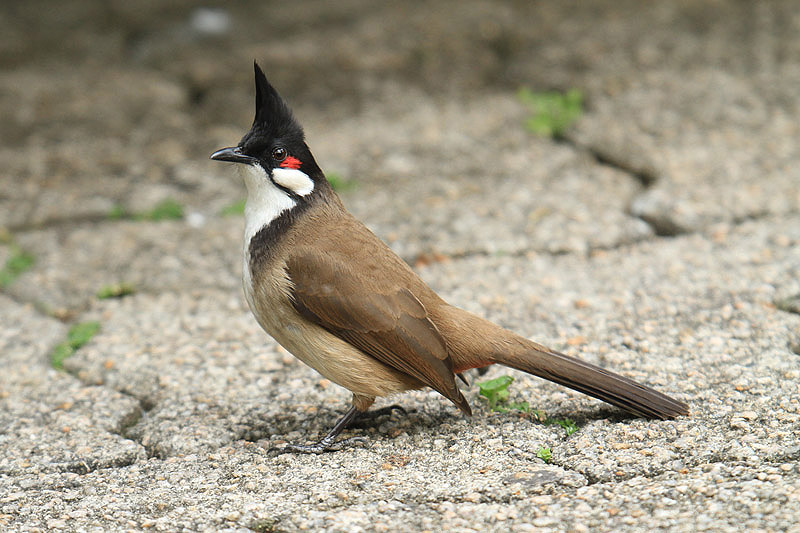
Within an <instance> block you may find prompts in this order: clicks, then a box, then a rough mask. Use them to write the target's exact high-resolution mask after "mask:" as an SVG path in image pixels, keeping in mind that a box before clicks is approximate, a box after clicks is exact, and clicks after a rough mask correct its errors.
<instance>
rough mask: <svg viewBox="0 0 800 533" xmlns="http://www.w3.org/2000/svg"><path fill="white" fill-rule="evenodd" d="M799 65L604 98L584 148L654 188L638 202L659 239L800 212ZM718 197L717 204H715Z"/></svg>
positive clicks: (648, 77) (587, 128) (640, 82)
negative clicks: (642, 176) (646, 179)
mask: <svg viewBox="0 0 800 533" xmlns="http://www.w3.org/2000/svg"><path fill="white" fill-rule="evenodd" d="M798 82H800V67H798V66H797V65H788V66H786V67H785V68H781V70H780V74H778V73H774V74H769V75H768V74H763V75H754V76H748V77H741V76H737V75H734V74H732V73H729V72H725V71H721V70H720V69H719V68H705V69H703V68H698V69H694V70H691V71H689V72H687V73H685V74H683V75H681V76H680V77H676V76H675V72H674V71H673V70H659V71H653V72H648V73H647V74H645V75H643V76H638V77H637V79H636V80H633V81H632V82H631V83H629V84H628V85H627V86H626V87H625V88H624V89H623V90H621V91H620V92H618V93H614V94H612V95H599V96H598V97H597V98H596V99H594V100H593V103H592V110H591V112H590V113H588V114H587V115H586V116H585V117H584V118H583V119H582V120H581V121H580V122H579V123H578V125H577V126H576V131H575V133H574V134H573V135H574V138H575V139H576V141H577V142H579V143H581V144H585V145H588V146H592V147H593V149H594V150H595V151H596V152H598V153H600V154H601V155H602V157H604V158H606V159H609V160H613V161H615V162H617V164H619V165H621V166H623V167H625V168H629V169H632V170H633V171H635V172H639V173H642V174H645V175H647V176H648V177H649V179H651V180H654V183H653V184H652V186H651V187H649V188H648V189H647V190H645V191H643V192H641V193H640V194H638V195H637V196H636V197H635V198H634V199H633V201H632V202H631V203H630V211H631V213H632V214H633V215H636V216H639V217H641V218H642V219H644V220H646V221H648V222H649V223H651V225H653V226H654V228H655V229H656V231H657V232H658V233H661V234H676V233H685V232H691V231H697V230H700V229H703V228H706V227H708V226H710V225H711V224H714V223H717V222H729V221H737V220H745V219H748V218H754V217H759V216H763V215H767V214H777V215H781V214H787V213H796V212H797V211H798V210H799V209H800V186H798V185H799V184H800V169H799V168H798V166H797V165H796V164H795V161H796V160H797V158H798V148H797V143H795V142H793V140H794V139H796V138H798V137H800V126H798V123H800V120H798V119H800V97H798V95H797V91H795V90H794V88H795V87H797V85H798ZM709 198H714V201H713V202H710V201H708V199H709Z"/></svg>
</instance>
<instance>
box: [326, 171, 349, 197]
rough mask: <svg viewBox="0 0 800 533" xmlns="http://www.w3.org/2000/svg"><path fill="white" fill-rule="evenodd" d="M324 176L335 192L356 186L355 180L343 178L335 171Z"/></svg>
mask: <svg viewBox="0 0 800 533" xmlns="http://www.w3.org/2000/svg"><path fill="white" fill-rule="evenodd" d="M326 177H327V178H328V183H330V184H331V188H333V190H334V191H336V192H343V191H349V190H352V189H355V188H356V186H357V185H356V182H355V181H353V180H348V179H345V178H343V177H342V176H341V175H340V174H337V173H336V172H329V173H328V174H327V175H326Z"/></svg>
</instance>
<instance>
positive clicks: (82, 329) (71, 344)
mask: <svg viewBox="0 0 800 533" xmlns="http://www.w3.org/2000/svg"><path fill="white" fill-rule="evenodd" d="M99 330H100V323H99V322H81V323H79V324H75V325H74V326H72V327H71V328H69V331H68V332H67V339H66V340H65V341H63V342H61V343H59V344H57V345H56V347H55V348H53V351H52V352H51V353H50V364H51V365H52V366H53V368H55V369H56V370H63V369H64V360H65V359H66V358H67V357H70V356H71V355H72V354H74V353H75V351H76V350H77V349H78V348H80V347H81V346H83V345H84V344H86V343H87V342H89V340H91V338H92V337H94V335H95V333H97V332H98V331H99Z"/></svg>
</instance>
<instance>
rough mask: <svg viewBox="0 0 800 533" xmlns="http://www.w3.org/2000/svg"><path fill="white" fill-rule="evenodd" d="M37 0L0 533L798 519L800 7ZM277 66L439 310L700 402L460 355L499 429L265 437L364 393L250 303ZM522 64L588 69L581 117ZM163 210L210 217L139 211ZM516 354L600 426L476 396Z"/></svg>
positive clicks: (8, 81)
mask: <svg viewBox="0 0 800 533" xmlns="http://www.w3.org/2000/svg"><path fill="white" fill-rule="evenodd" d="M12 4H13V3H11V4H9V5H3V7H0V15H1V16H0V64H2V66H3V75H2V76H0V111H1V112H2V115H3V117H6V119H5V120H4V123H3V124H2V125H0V163H2V166H3V168H4V172H2V173H0V266H2V265H7V266H6V268H5V272H9V265H13V264H23V266H22V267H20V268H19V272H16V273H15V274H18V275H16V276H12V278H13V279H12V278H9V281H8V282H7V283H6V284H5V286H3V287H2V288H0V316H2V327H0V365H1V367H2V369H3V372H2V373H0V528H1V529H3V530H4V531H86V530H98V531H118V530H132V531H138V530H156V531H199V530H203V531H217V530H225V531H296V530H313V531H323V530H324V531H393V530H397V529H399V528H401V527H402V528H404V529H407V530H411V531H425V530H430V531H444V530H447V531H539V530H542V531H590V530H613V531H641V530H668V531H706V530H707V531H741V530H742V529H747V530H753V531H793V532H800V466H798V462H800V387H798V382H800V311H799V310H800V304H798V301H800V296H798V295H800V149H799V148H798V146H800V144H798V141H797V140H798V139H800V126H799V125H800V92H798V91H797V87H798V86H800V9H798V7H797V4H796V2H793V1H790V0H787V1H766V2H758V3H729V4H726V5H724V6H722V5H720V4H719V3H717V2H710V1H701V2H696V1H688V0H686V1H677V0H676V1H665V2H658V3H656V4H649V5H647V6H645V5H644V4H641V3H639V2H633V1H627V0H626V1H622V2H619V1H613V2H612V1H598V0H593V1H590V2H583V3H581V4H580V5H579V6H571V5H566V4H562V3H555V2H553V3H515V2H494V3H479V2H472V1H469V2H458V3H456V2H437V3H423V2H419V3H402V4H397V5H391V6H389V5H382V4H372V3H367V2H363V1H356V0H344V1H342V2H338V3H336V4H331V3H327V2H321V1H319V0H303V1H301V2H295V3H292V4H282V5H274V4H263V3H258V2H243V3H239V4H236V5H230V6H226V7H225V8H222V9H216V10H215V9H209V8H206V7H204V6H203V4H200V3H195V2H191V1H187V2H180V3H177V4H174V3H173V4H168V5H166V4H165V5H162V3H144V4H141V3H137V5H136V7H135V8H133V7H128V6H127V5H123V4H119V3H116V4H111V5H108V6H106V5H101V4H95V3H87V2H76V1H68V2H62V3H60V4H59V6H58V7H57V8H55V7H54V6H53V5H51V4H50V3H48V4H45V3H44V2H38V1H35V2H26V3H23V4H19V5H12ZM254 58H255V59H258V60H259V62H260V64H261V65H262V67H263V68H264V70H265V71H266V73H267V75H268V76H269V77H270V79H271V81H273V83H274V84H275V85H276V86H277V87H278V88H279V89H280V90H281V92H282V93H283V94H284V96H285V97H286V98H287V99H288V100H289V102H290V104H291V105H292V106H293V107H294V108H295V111H296V115H297V116H298V118H299V119H300V121H301V123H303V124H304V126H305V128H306V133H307V137H308V142H309V145H310V146H311V148H312V150H313V151H314V153H315V155H316V157H317V159H318V161H319V162H320V164H321V166H322V167H323V169H325V170H326V172H328V174H329V175H330V174H337V175H339V176H341V177H342V178H344V179H346V180H348V181H350V182H351V183H352V185H351V186H350V187H347V188H346V189H345V190H343V191H342V192H341V195H342V198H343V200H344V202H345V204H346V205H347V206H348V207H349V208H350V209H351V210H352V211H353V212H354V213H355V214H356V216H358V217H359V218H360V219H362V220H363V221H364V222H365V223H366V224H367V225H368V226H369V227H370V228H372V229H373V230H374V231H375V232H376V233H377V234H378V235H379V236H380V237H381V238H383V239H384V240H385V241H386V242H388V243H389V244H390V246H391V247H392V248H393V249H394V250H395V251H397V252H398V253H399V254H401V256H402V257H403V258H404V259H406V260H407V261H408V262H409V263H411V264H412V265H413V266H414V267H415V268H416V269H417V271H418V272H419V273H420V275H421V276H422V277H423V278H424V279H425V280H426V281H427V282H428V283H429V284H430V285H431V286H432V287H433V288H434V289H435V290H436V291H438V292H439V293H440V294H441V295H442V296H443V297H444V298H445V299H447V300H448V301H450V302H451V303H453V304H455V305H458V306H460V307H463V308H465V309H468V310H469V311H471V312H474V313H476V314H479V315H481V316H485V317H486V318H488V319H490V320H493V321H495V322H497V323H500V324H502V325H503V326H505V327H508V328H510V329H513V330H515V331H517V332H519V333H521V334H523V335H525V336H527V337H530V338H532V339H535V340H537V341H539V342H542V343H545V344H548V345H550V346H552V347H553V348H556V349H560V350H562V351H566V352H568V353H571V354H575V355H578V356H581V357H584V358H586V359H587V360H590V361H593V362H596V363H598V364H601V365H604V366H607V367H609V368H612V369H614V370H616V371H618V372H621V373H623V374H625V375H627V376H630V377H632V378H634V379H637V380H640V381H643V382H646V383H648V384H650V385H652V386H655V387H657V388H658V389H660V390H663V391H665V392H668V393H670V394H672V395H675V396H676V397H678V398H680V399H682V400H684V401H687V402H688V403H689V404H690V405H691V415H690V416H689V417H684V418H679V419H677V420H672V421H647V420H642V419H633V418H630V417H629V416H627V415H625V414H624V413H622V412H620V411H619V410H617V409H615V408H612V407H610V406H607V405H605V404H602V403H600V402H598V401H595V400H593V399H591V398H588V397H584V396H581V395H579V394H577V393H573V392H571V391H568V390H566V389H564V388H562V387H558V386H556V385H554V384H551V383H547V382H543V381H542V380H539V379H537V378H534V377H531V376H527V375H524V374H521V373H519V372H516V371H512V370H509V369H505V368H493V369H491V370H490V371H489V372H488V373H487V374H486V375H485V376H478V375H477V374H470V375H469V376H468V377H469V379H470V382H472V383H473V384H472V386H471V387H469V388H466V387H465V395H466V397H467V398H468V400H469V401H470V403H471V405H472V407H473V410H474V412H475V415H474V416H473V417H472V418H469V419H468V418H465V417H463V416H462V415H460V414H459V413H458V412H457V410H456V409H455V408H453V407H452V406H451V405H450V404H449V403H448V402H447V401H446V400H444V399H443V398H441V397H440V396H438V395H437V394H435V393H433V392H430V391H419V392H413V393H408V394H405V395H402V396H398V397H395V398H391V399H387V400H383V401H381V402H379V404H378V407H381V406H385V405H389V404H390V403H399V404H400V405H402V406H403V407H404V408H405V409H406V410H407V411H408V413H407V414H406V415H402V414H399V413H393V414H391V415H385V416H382V417H379V418H378V419H377V420H376V421H374V422H366V423H364V424H360V425H358V426H357V427H354V428H352V429H350V430H348V431H347V432H346V433H345V436H366V437H368V439H369V441H368V443H367V444H366V445H363V446H353V447H350V448H346V449H345V450H343V451H340V452H336V453H331V454H324V455H319V456H295V455H281V456H277V457H276V456H274V455H273V454H270V453H268V450H269V449H270V448H271V447H273V446H280V445H282V444H283V443H286V442H303V441H306V440H312V439H315V438H317V437H318V436H319V435H321V434H324V432H326V431H327V430H328V429H329V428H330V427H331V426H332V424H333V423H334V422H335V421H336V419H337V418H338V417H339V416H340V415H341V413H343V412H344V410H345V409H347V407H348V402H349V394H348V393H346V392H345V391H344V390H343V389H341V388H339V387H338V386H336V385H334V384H332V383H330V382H328V381H327V380H325V379H323V378H321V377H320V376H319V375H318V374H316V373H315V372H314V371H312V370H310V369H309V368H307V367H305V366H303V365H302V363H300V362H299V361H297V360H295V359H294V358H293V357H292V356H291V355H290V354H288V353H287V352H286V351H285V350H283V349H282V348H280V347H279V346H277V345H276V344H275V343H274V342H273V341H272V340H271V339H270V338H269V337H268V336H267V335H266V334H265V333H263V332H262V331H261V330H260V328H259V327H258V326H257V324H256V323H255V320H254V319H253V318H252V317H251V315H250V314H249V311H248V310H247V306H246V304H245V303H244V299H243V296H242V292H241V288H240V286H241V282H240V263H239V262H240V253H241V242H240V239H241V231H242V226H243V224H242V220H241V215H236V214H224V213H225V212H226V208H228V207H230V206H233V205H236V204H237V202H240V201H241V200H242V199H243V198H244V187H243V185H242V184H241V183H239V182H238V179H237V177H236V175H235V174H234V173H233V172H232V171H231V170H230V169H229V168H226V167H225V166H222V165H219V164H218V163H214V162H211V161H209V160H208V159H207V158H208V155H209V154H210V153H211V152H212V151H213V150H214V149H216V148H219V147H220V146H227V145H230V144H231V143H234V142H236V140H237V139H239V138H240V136H241V135H242V134H243V133H244V131H245V130H246V128H247V127H248V125H249V124H250V121H251V120H252V116H251V113H252V80H251V75H252V74H251V72H252V71H251V63H252V60H253V59H254ZM522 86H525V87H529V88H530V89H532V90H535V91H547V90H553V89H556V90H567V89H570V88H578V89H580V90H581V91H582V92H583V93H584V96H585V100H586V106H585V110H584V113H583V115H582V116H581V118H580V119H579V120H578V121H577V122H576V123H575V124H573V125H572V126H571V127H570V128H569V129H568V130H567V131H566V132H565V134H564V136H563V139H561V140H557V141H556V140H551V139H547V138H541V137H537V136H534V135H533V134H531V133H529V132H527V131H526V130H525V128H524V123H525V120H526V118H527V116H528V114H529V111H528V109H527V108H526V107H525V106H524V105H523V104H522V103H521V102H520V101H519V99H518V98H517V96H516V92H517V90H518V89H519V88H520V87H522ZM165 200H171V201H174V202H177V203H178V204H179V205H180V206H181V207H182V210H183V214H182V216H181V217H179V218H169V217H167V219H165V220H154V218H156V217H153V216H152V215H147V213H150V212H151V211H152V210H153V208H154V207H156V206H158V205H159V204H160V203H162V202H164V201H165ZM23 255H26V256H27V257H30V258H32V259H33V262H32V264H30V265H27V264H24V263H25V261H20V258H22V257H23ZM0 279H2V278H0ZM123 283H124V284H126V285H127V286H129V287H131V288H132V293H131V294H124V295H122V296H121V297H118V298H100V297H98V291H100V290H102V289H104V288H107V287H110V286H113V285H115V284H123ZM123 292H125V291H123ZM90 321H96V322H97V323H99V325H100V329H99V331H98V332H97V334H96V335H94V336H93V337H91V339H83V340H82V341H80V342H78V341H74V346H76V347H75V348H74V353H72V351H73V348H70V351H69V356H68V357H66V359H64V361H63V370H57V369H56V368H54V365H53V363H52V361H51V354H52V353H53V351H54V349H55V348H56V347H57V346H59V345H61V346H62V349H63V347H64V346H65V345H64V342H65V340H69V339H70V329H71V328H72V327H73V326H74V325H75V324H80V323H85V322H90ZM84 341H85V342H84ZM68 346H69V345H68ZM501 375H512V376H513V377H514V378H515V381H514V383H513V384H512V385H511V387H510V393H511V400H512V401H527V402H529V403H530V405H531V408H532V409H536V410H541V411H542V412H543V413H544V416H546V417H547V418H548V419H549V420H553V419H565V418H569V419H570V420H572V421H574V422H575V424H576V425H577V427H578V429H577V431H575V432H574V433H572V434H571V435H567V432H566V431H564V429H562V427H560V426H559V425H557V424H552V423H550V424H545V423H542V422H541V421H540V416H539V415H538V414H536V413H534V412H531V413H522V412H509V413H498V412H492V411H491V410H490V409H489V408H488V407H487V405H486V403H485V402H483V401H481V399H480V398H479V395H478V388H477V386H476V385H475V384H474V383H475V382H476V381H478V382H480V381H482V380H485V379H489V378H492V377H497V376H501ZM544 448H547V449H549V450H550V452H551V455H552V457H551V459H550V461H549V462H545V461H544V460H543V459H541V458H540V457H539V456H540V455H541V451H542V449H544Z"/></svg>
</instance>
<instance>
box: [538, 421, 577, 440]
mask: <svg viewBox="0 0 800 533" xmlns="http://www.w3.org/2000/svg"><path fill="white" fill-rule="evenodd" d="M544 424H545V425H546V426H550V425H552V424H558V425H559V426H561V427H562V428H564V431H566V432H567V437H569V436H570V435H572V434H573V433H575V432H576V431H578V424H576V423H575V422H574V421H573V420H571V419H569V418H548V419H547V420H545V422H544Z"/></svg>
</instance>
